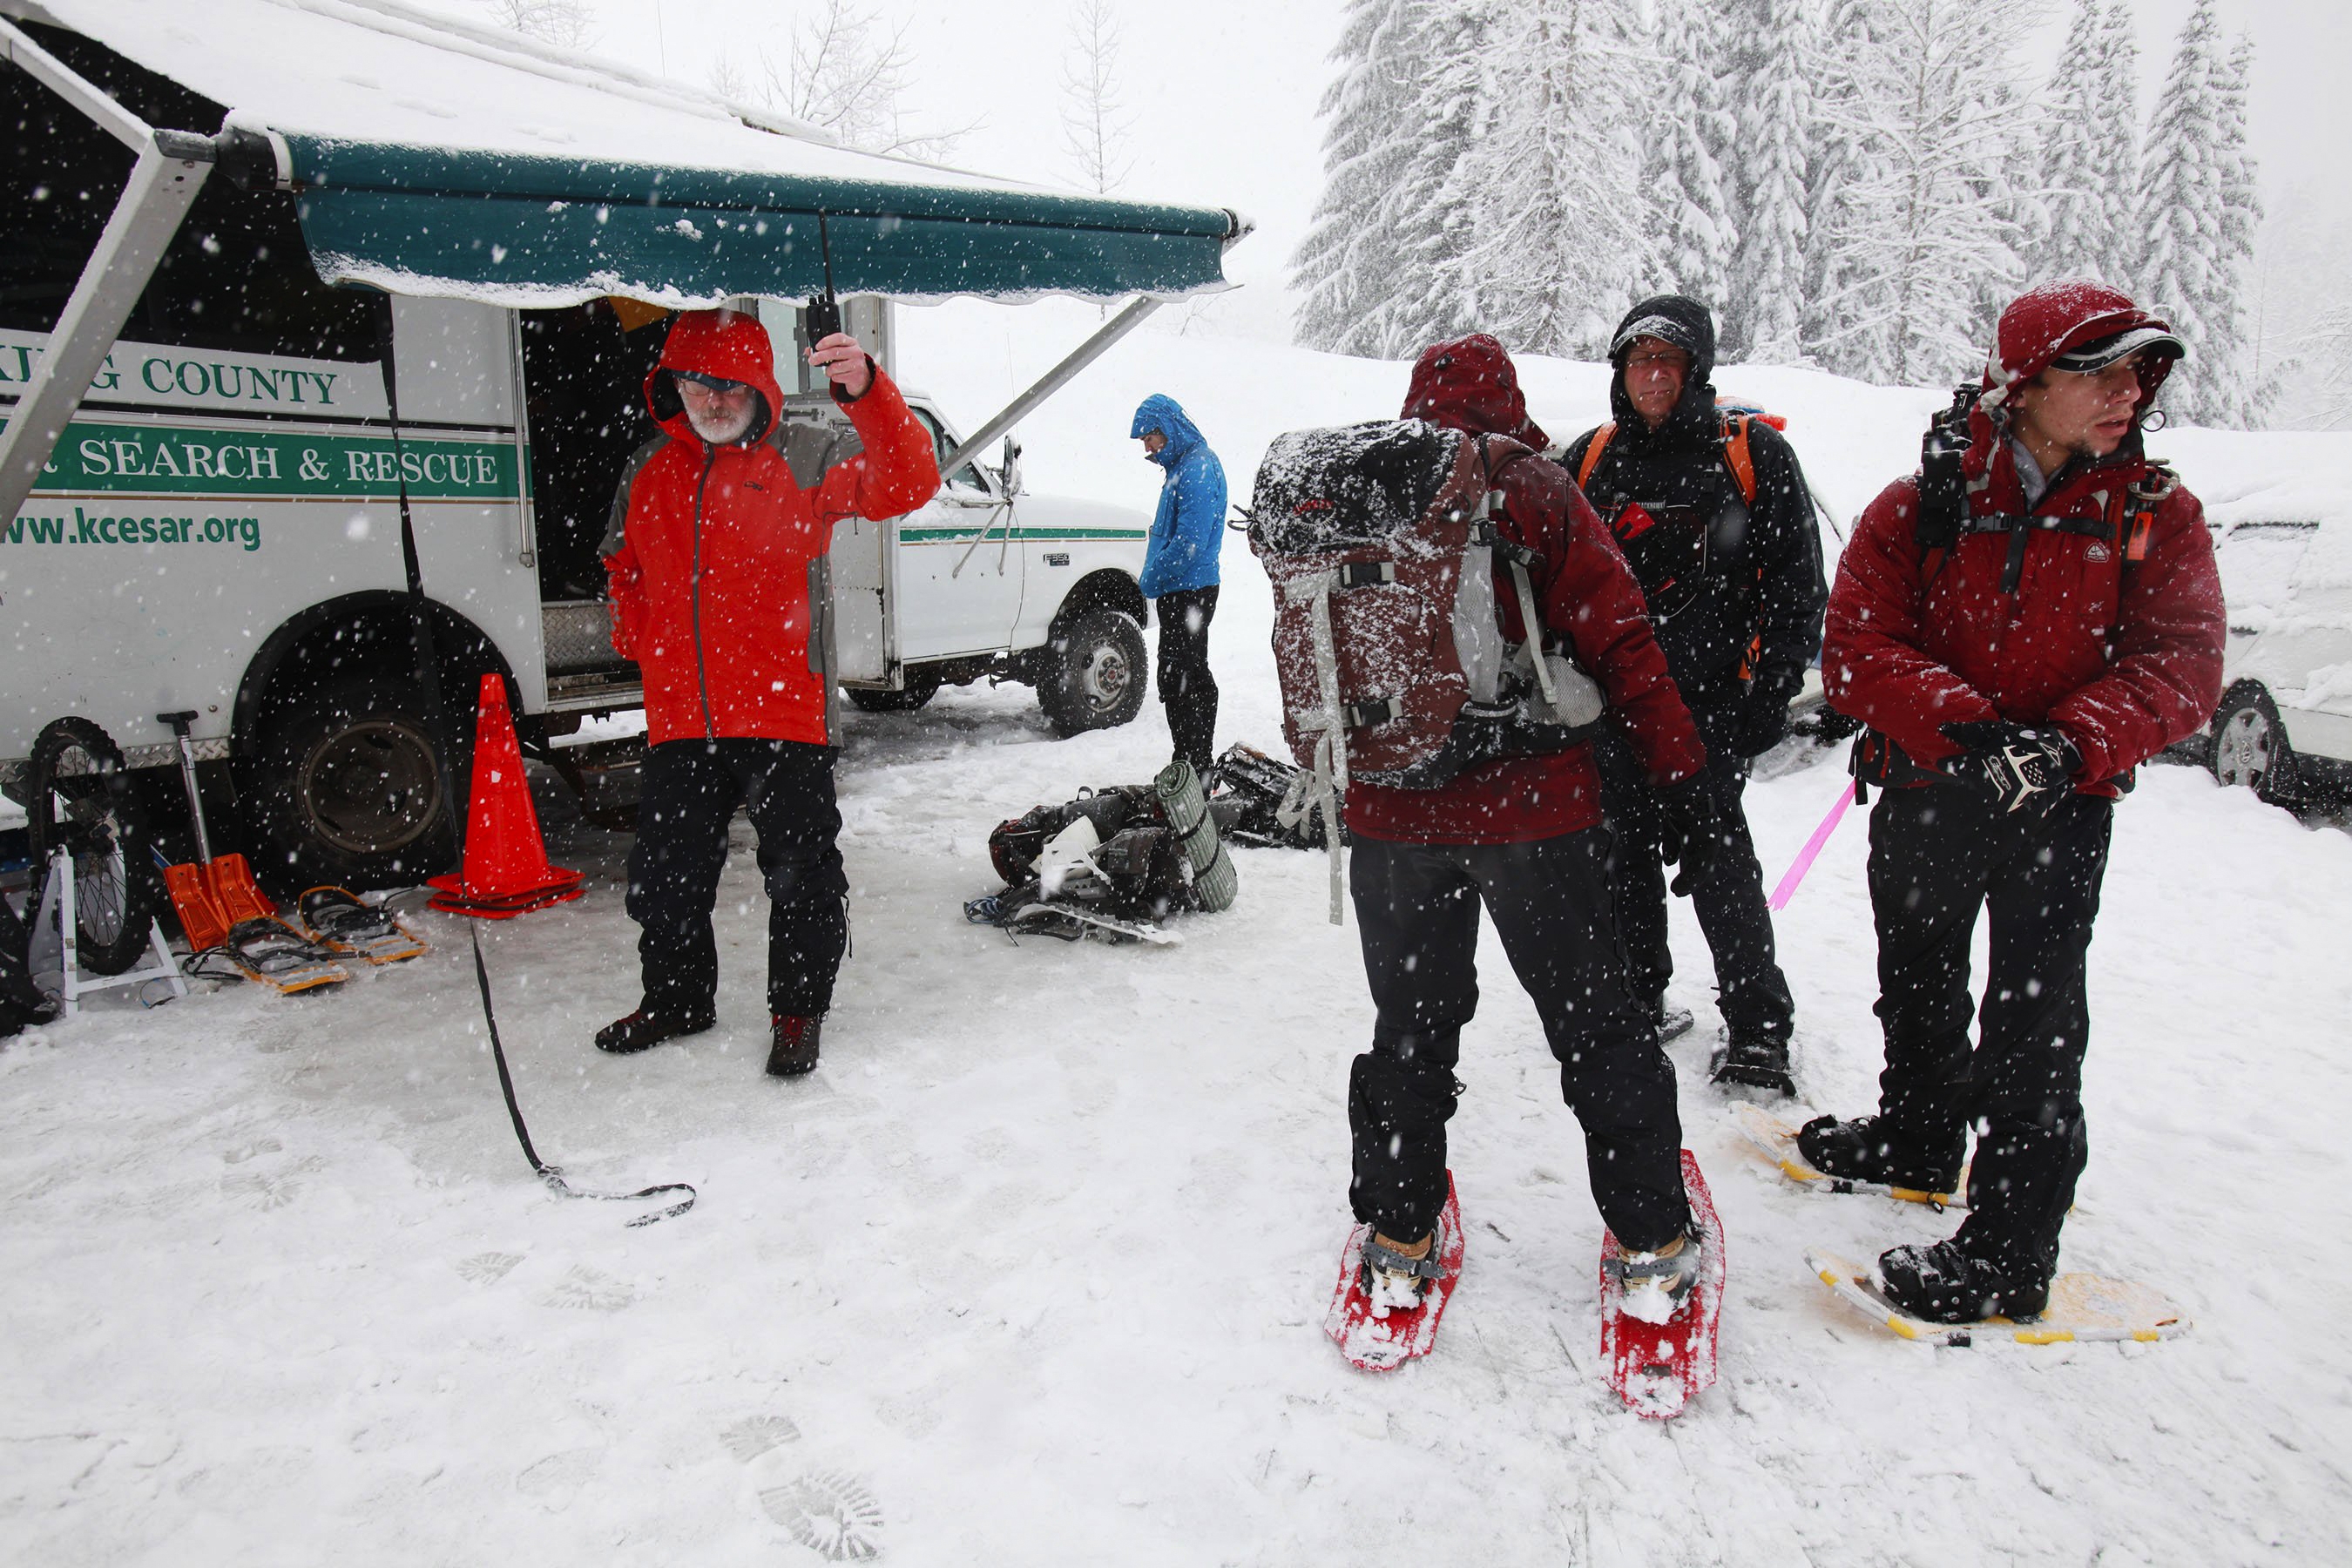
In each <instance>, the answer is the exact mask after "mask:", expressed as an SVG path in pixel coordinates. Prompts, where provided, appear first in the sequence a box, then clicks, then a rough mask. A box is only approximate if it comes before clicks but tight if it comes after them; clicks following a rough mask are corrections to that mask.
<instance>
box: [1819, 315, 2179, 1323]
mask: <svg viewBox="0 0 2352 1568" xmlns="http://www.w3.org/2000/svg"><path fill="white" fill-rule="evenodd" d="M2182 352H2183V351H2182V346H2181V342H2180V340H2179V338H2177V337H2175V336H2173V335H2172V332H2171V331H2170V329H2168V327H2167V326H2166V325H2165V323H2164V322H2162V321H2158V320H2156V319H2155V318H2154V317H2152V316H2150V315H2149V314H2148V313H2147V312H2146V311H2144V310H2140V309H2139V308H2138V307H2137V306H2136V305H2134V304H2133V303H2132V302H2131V300H2128V299H2126V298H2125V297H2124V296H2123V295H2121V294H2118V293H2116V291H2115V290H2113V289H2105V288H2102V287H2100V286H2098V285H2096V284H2090V283H2061V284H2053V285H2046V286H2044V287H2042V288H2039V289H2033V290H2032V291H2031V292H2029V293H2027V294H2025V295H2023V296H2022V297H2021V298H2020V299H2018V300H2016V301H2015V302H2014V303H2012V304H2011V306H2010V307H2009V309H2008V310H2005V311H2003V312H2002V314H2001V318H2000V328H1999V336H1998V342H1997V343H1996V346H1995V349H1994V352H1993V355H1992V358H1991V361H1990V363H1989V364H1988V365H1987V366H1986V369H1985V374H1984V384H1983V391H1982V393H1981V395H1979V398H1978V400H1977V404H1976V407H1975V410H1974V412H1973V413H1972V414H1971V416H1969V446H1968V448H1967V452H1966V455H1965V458H1963V460H1962V464H1961V475H1962V477H1963V479H1964V480H1965V489H1964V492H1963V491H1962V490H1961V489H1960V488H1959V487H1955V488H1954V489H1953V491H1952V495H1953V500H1952V502H1951V504H1949V505H1948V507H1943V508H1939V507H1937V506H1936V505H1935V504H1934V500H1933V498H1934V496H1935V494H1936V493H1937V490H1936V487H1933V486H1927V487H1923V485H1922V482H1921V480H1920V479H1918V478H1917V477H1914V478H1911V479H1898V480H1897V481H1895V483H1894V484H1892V485H1890V486H1888V487H1887V489H1885V491H1884V492H1883V493H1882V494H1881V495H1880V496H1879V498H1878V499H1877V500H1874V501H1873V502H1872V503H1871V505H1870V508H1869V510H1866V511H1864V513H1863V516H1862V519H1861V521H1859V522H1857V523H1856V524H1855V525H1854V531H1853V539H1852V541H1851V542H1849V543H1848V544H1847V545H1846V549H1845V555H1844V558H1843V560H1842V561H1841V562H1840V563H1838V575H1837V584H1836V586H1835V588H1834V589H1832V592H1831V595H1830V607H1829V620H1828V626H1827V636H1826V641H1825V644H1824V647H1823V651H1822V675H1823V681H1824V685H1825V686H1826V688H1827V691H1828V697H1829V701H1830V704H1831V705H1832V707H1834V708H1835V709H1836V710H1838V711H1840V712H1842V713H1845V714H1848V715H1850V716H1852V717H1853V718H1856V719H1859V720H1861V721H1863V722H1864V724H1867V725H1868V726H1870V729H1869V731H1867V732H1865V733H1864V736H1863V737H1862V738H1861V741H1860V742H1858V749H1857V752H1856V756H1857V763H1858V767H1857V771H1858V773H1861V774H1862V775H1863V776H1864V777H1868V778H1873V779H1875V780H1876V781H1877V782H1879V783H1881V784H1885V785H1887V786H1889V787H1887V788H1886V789H1885V792H1884V793H1883V794H1882V795H1880V796H1879V800H1878V805H1877V808H1876V809H1875V810H1874V812H1873V813H1872V814H1871V822H1870V901H1871V910H1872V913H1873V917H1874V921H1875V923H1876V925H1877V929H1878V981H1879V1000H1878V1006H1877V1012H1878V1016H1879V1020H1880V1023H1881V1025H1882V1026H1883V1028H1884V1032H1885V1041H1886V1067H1885V1071H1884V1072H1883V1073H1882V1074H1881V1075H1880V1077H1879V1080H1878V1081H1879V1109H1878V1114H1877V1115H1875V1116H1864V1117H1860V1118H1857V1119H1855V1120H1853V1121H1837V1120H1835V1119H1834V1118H1832V1117H1826V1116H1824V1117H1822V1118H1820V1119H1819V1120H1817V1121H1812V1122H1811V1123H1809V1124H1808V1125H1807V1126H1806V1127H1805V1128H1804V1130H1803V1131H1802V1132H1801V1133H1800V1135H1799V1138H1798V1144H1799V1147H1800V1148H1801V1150H1802V1151H1803V1152H1804V1154H1805V1156H1806V1157H1807V1158H1808V1159H1810V1160H1811V1161H1812V1162H1813V1163H1814V1164H1816V1165H1818V1166H1819V1167H1821V1169H1822V1170H1823V1171H1826V1172H1828V1173H1831V1174H1832V1175H1843V1176H1853V1177H1858V1178H1861V1179H1863V1180H1867V1181H1874V1182H1885V1183H1890V1184H1895V1185H1897V1186H1905V1187H1914V1188H1919V1189H1924V1190H1927V1191H1931V1192H1950V1191H1951V1190H1952V1187H1953V1184H1954V1182H1955V1181H1956V1180H1957V1179H1958V1174H1959V1169H1960V1158H1961V1155H1962V1154H1963V1152H1965V1150H1966V1145H1967V1135H1968V1130H1969V1127H1970V1126H1971V1125H1973V1126H1974V1127H1975V1128H1976V1130H1977V1152H1976V1162H1975V1164H1974V1166H1973V1167H1972V1169H1971V1171H1970V1173H1969V1194H1968V1197H1969V1215H1968V1219H1967V1221H1966V1222H1965V1223H1964V1224H1962V1225H1961V1226H1960V1228H1959V1230H1958V1234H1956V1235H1955V1236H1953V1237H1951V1238H1950V1239H1949V1240H1947V1241H1943V1242H1938V1243H1937V1244H1936V1245H1935V1246H1932V1247H1896V1248H1895V1249H1894V1250H1892V1251H1890V1252H1888V1253H1886V1254H1885V1256H1884V1257H1882V1258H1880V1260H1879V1272H1880V1276H1881V1278H1882V1279H1883V1281H1884V1283H1885V1289H1886V1293H1887V1295H1888V1296H1889V1297H1890V1298H1891V1299H1892V1300H1894V1301H1895V1303H1896V1304H1897V1305H1898V1306H1900V1307H1902V1308H1904V1309H1905V1310H1908V1311H1911V1312H1913V1313H1916V1314H1917V1315H1919V1316H1922V1317H1927V1318H1931V1319H1934V1320H1936V1321H1943V1322H1968V1321H1975V1320H1978V1319H1980V1318H1984V1317H1987V1316H1990V1315H1991V1314H1993V1313H1996V1312H1998V1313H2003V1314H2006V1315H2008V1316H2011V1317H2022V1316H2030V1315H2032V1314H2034V1313H2037V1312H2039V1311H2041V1310H2042V1307H2043V1306H2044V1304H2045V1303H2046V1301H2047V1299H2048V1292H2049V1284H2050V1279H2051V1277H2052V1275H2053V1273H2054V1272H2055V1270H2056V1268H2057V1262H2058V1234H2059V1229H2060V1227H2061V1226H2063V1224H2064V1222H2065V1218H2066V1211H2067V1209H2068V1208H2069V1207H2070V1206H2071V1205H2073V1203H2074V1183H2075V1179H2076V1178H2077V1177H2078V1176H2079V1175H2080V1174H2081V1173H2082V1170H2083V1166H2084V1162H2085V1160H2086V1159H2087V1157H2088V1149H2089V1145H2088V1142H2087V1141H2086V1139H2085V1137H2084V1128H2083V1101H2082V1073H2083V1052H2084V1045H2085V1042H2086V1039H2087V1037H2088V1033H2089V1029H2090V1014H2089V1006H2088V1002H2087V999H2086V997H2085V994H2084V956H2085V953H2086V952H2087V950H2088V949H2089V946H2090V942H2091V924H2092V921H2093V919H2094V918H2095V916H2096V914H2097V913H2098V907H2099V887H2100V883H2101V880H2102V879H2103V878H2104V877H2105V871H2106V862H2107V842H2108V834H2109V830H2110V827H2111V825H2112V820H2113V816H2114V810H2115V801H2116V796H2117V795H2120V794H2121V793H2122V792H2123V791H2124V790H2125V789H2126V788H2128V787H2129V785H2130V783H2131V775H2132V770H2133V769H2134V768H2135V767H2136V766H2137V765H2138V764H2139V763H2142V762H2144V761H2146V760H2147V758H2149V757H2151V756H2154V755H2155V754H2156V753H2157V752H2159V751H2161V750H2162V749H2163V748H2164V747H2165V746H2167V745H2168V744H2170V743H2171V742H2175V741H2178V740H2180V739H2181V738H2183V737H2185V736H2187V735H2189V734H2190V733H2191V732H2193V731H2196V730H2197V729H2199V728H2200V727H2201V726H2202V725H2203V724H2204V723H2205V722H2206V721H2208V720H2209V719H2210V717H2211V715H2212V712H2213V704H2214V700H2215V699H2216V698H2218V697H2219V696H2220V694H2221V645H2222V637H2223V632H2224V626H2223V618H2222V611H2221V582H2220V579H2219V577H2218V576H2217V575H2216V574H2215V571H2214V566H2213V546H2212V542H2211V541H2210V538H2208V536H2207V534H2206V531H2205V515H2204V509H2203V508H2202V507H2200V505H2199V504H2198V501H2197V498H2196V497H2195V496H2193V495H2191V494H2189V491H2188V490H2187V489H2185V488H2183V487H2182V486H2181V485H2180V484H2179V482H2178V481H2177V480H2175V479H2173V477H2172V475H2171V473H2170V472H2169V470H2168V469H2165V468H2162V467H2160V466H2159V465H2156V464H2152V463H2151V462H2150V461H2149V460H2148V458H2147V455H2146V454H2145V453H2144V452H2143V451H2142V449H2141V445H2140V434H2139V431H2140V421H2141V419H2142V416H2144V415H2145V414H2146V413H2147V410H2148V407H2149V405H2151V404H2152V403H2153V401H2154V399H2155V397H2156V393H2157V389H2158V387H2159V386H2161V385H2162V384H2163V383H2164V379H2165V376H2166V374H2168V372H2169V371H2170V370H2171V368H2172V365H2173V363H2174V362H2175V361H2176V360H2177V359H2179V357H2180V355H2181V353H2182ZM1963 493H1964V500H1962V496H1963ZM1923 495H1924V496H1925V497H1926V498H1927V500H1926V502H1925V504H1924V505H1923ZM1939 513H1940V514H1941V515H1940V516H1939ZM1923 535H1924V536H1925V537H1923ZM1979 909H1983V910H1988V911H1989V912H1990V922H1991V931H1990V943H1991V946H1990V963H1989V964H1988V969H1989V973H1988V974H1987V975H1986V980H1985V997H1984V1004H1983V1007H1982V1009H1981V1012H1980V1014H1979V1040H1978V1043H1977V1045H1976V1047H1975V1048H1974V1050H1973V1052H1971V1049H1970V1046H1969V1015H1970V1013H1971V1011H1972V1010H1974V1009H1973V1002H1972V998H1971V997H1970V995H1969V938H1970V936H1971V935H1972V933H1973V932H1974V931H1975V929H1976V921H1977V912H1978V910H1979Z"/></svg>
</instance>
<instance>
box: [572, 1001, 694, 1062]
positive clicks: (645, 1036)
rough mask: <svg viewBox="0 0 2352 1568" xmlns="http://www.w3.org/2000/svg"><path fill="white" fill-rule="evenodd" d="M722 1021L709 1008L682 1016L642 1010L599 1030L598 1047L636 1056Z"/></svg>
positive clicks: (618, 1053) (621, 1054)
mask: <svg viewBox="0 0 2352 1568" xmlns="http://www.w3.org/2000/svg"><path fill="white" fill-rule="evenodd" d="M717 1022H719V1016H718V1014H717V1012H716V1011H715V1010H714V1009H712V1008H710V1007H707V1006H705V1007H698V1008H690V1009H688V1010H687V1011H686V1012H682V1013H667V1012H661V1011H658V1010H656V1009H655V1008H652V1007H640V1008H638V1009H637V1010H636V1011H635V1012H634V1013H632V1014H630V1015H629V1016H627V1017H625V1018H619V1019H615V1020H614V1022H612V1023H610V1024H607V1025H605V1026H604V1027H603V1028H601V1029H599V1030H597V1031H596V1048H597V1049H598V1050H600V1051H610V1052H611V1053H612V1054H613V1055H614V1056H616V1057H625V1056H634V1055H635V1054H636V1053H637V1052H639V1051H645V1050H651V1049H652V1048H653V1047H656V1046H658V1045H660V1044H661V1043H662V1042H663V1041H664V1040H675V1039H677V1037H679V1036H681V1035H698V1034H701V1033H702V1032H703V1031H704V1030H705V1029H708V1028H709V1027H710V1026H712V1025H713V1024H716V1023H717Z"/></svg>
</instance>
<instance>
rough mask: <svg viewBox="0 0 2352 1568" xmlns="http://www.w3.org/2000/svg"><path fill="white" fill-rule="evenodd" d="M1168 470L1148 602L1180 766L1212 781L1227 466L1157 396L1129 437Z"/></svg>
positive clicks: (1163, 700) (1155, 526) (1149, 568)
mask: <svg viewBox="0 0 2352 1568" xmlns="http://www.w3.org/2000/svg"><path fill="white" fill-rule="evenodd" d="M1129 435H1130V436H1132V437H1134V438H1135V439H1137V440H1139V441H1140V442H1142V443H1143V455H1144V457H1145V458H1148V459H1149V460H1150V461H1151V462H1154V463H1157V464H1159V465H1160V467H1161V468H1165V469H1166V470H1168V477H1167V478H1166V479H1162V480H1161V481H1160V511H1159V514H1158V515H1157V516H1155V517H1154V518H1153V519H1152V520H1151V542H1150V545H1149V546H1147V547H1146V548H1145V551H1144V554H1143V582H1142V584H1141V586H1142V588H1143V596H1144V597H1145V598H1147V599H1150V601H1152V603H1153V604H1154V605H1156V606H1157V614H1158V616H1159V620H1160V669H1159V675H1160V704H1161V706H1163V707H1165V708H1166V709H1167V710H1168V733H1169V734H1170V736H1171V737H1172V738H1173V739H1174V741H1175V743H1176V744H1175V754H1176V757H1177V759H1178V760H1179V761H1181V762H1187V763H1192V771H1193V772H1194V773H1200V774H1202V775H1203V776H1205V775H1206V774H1207V773H1208V771H1209V752H1210V746H1211V742H1212V741H1213V738H1214V736H1215V733H1216V728H1217V682H1216V679H1215V678H1214V677H1213V676H1211V675H1210V673H1209V620H1210V617H1212V616H1214V615H1215V614H1216V613H1217V550H1218V547H1219V546H1220V545H1222V544H1223V542H1224V538H1225V466H1224V465H1223V463H1220V462H1218V461H1217V455H1216V454H1215V453H1214V452H1212V451H1211V450H1209V443H1208V442H1207V441H1206V440H1204V439H1202V436H1201V432H1200V431H1199V429H1197V428H1196V427H1195V426H1193V424H1192V420H1191V419H1190V418H1189V417H1187V416H1186V415H1185V413H1184V410H1183V409H1182V408H1181V407H1179V406H1178V405H1177V403H1176V400H1175V399H1174V398H1172V397H1167V396H1163V395H1160V394H1159V393H1156V392H1155V393H1153V394H1152V395H1150V396H1149V397H1147V398H1145V399H1144V400H1143V405H1142V406H1141V407H1139V408H1138V409H1137V410H1136V411H1135V428H1134V429H1133V430H1131V431H1129Z"/></svg>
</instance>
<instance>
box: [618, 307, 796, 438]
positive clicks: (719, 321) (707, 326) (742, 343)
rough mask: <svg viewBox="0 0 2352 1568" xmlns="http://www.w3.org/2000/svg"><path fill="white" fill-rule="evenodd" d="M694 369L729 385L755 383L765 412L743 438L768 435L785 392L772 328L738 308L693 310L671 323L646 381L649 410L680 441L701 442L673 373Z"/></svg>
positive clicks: (753, 419) (755, 418) (781, 405)
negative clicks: (778, 381) (771, 337)
mask: <svg viewBox="0 0 2352 1568" xmlns="http://www.w3.org/2000/svg"><path fill="white" fill-rule="evenodd" d="M680 370H690V371H694V372H696V373H697V374H702V375H716V376H720V377H723V378H724V379H726V380H728V381H741V382H748V383H750V384H751V390H752V391H754V392H756V393H758V394H759V395H760V399H761V405H762V406H761V411H760V412H759V414H758V415H756V416H753V418H752V420H751V429H750V431H749V432H747V433H746V434H745V436H744V437H743V439H744V441H745V442H746V443H747V444H748V443H750V442H752V441H756V440H758V439H759V438H760V437H761V436H763V435H765V434H766V433H767V432H768V430H769V428H770V427H771V426H773V425H774V424H775V422H776V413H777V411H778V410H779V409H781V408H782V407H783V405H784V394H783V389H782V387H780V386H778V385H777V384H776V356H775V350H774V349H773V348H772V346H771V345H770V343H769V342H768V330H767V328H765V327H763V326H761V325H760V323H759V321H758V320H757V318H755V317H751V316H746V315H744V314H742V313H741V312H740V311H736V310H688V311H686V312H685V313H684V314H682V315H680V316H679V317H678V318H677V321H673V322H672V323H671V324H670V329H669V339H668V341H667V342H665V343H663V345H662V355H661V363H659V364H657V365H656V366H654V369H653V374H650V375H648V376H646V409H647V410H648V411H649V412H651V413H652V415H653V416H654V422H655V423H656V424H657V425H659V426H661V427H662V428H663V429H664V430H667V431H668V432H669V434H670V435H671V436H672V437H675V438H677V439H678V440H681V441H693V440H698V439H699V437H697V436H696V435H695V433H694V426H691V425H689V424H688V423H687V418H686V405H685V403H684V402H682V401H681V400H680V399H679V397H678V395H677V383H676V382H674V381H673V380H671V379H670V373H671V372H673V371H680Z"/></svg>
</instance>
